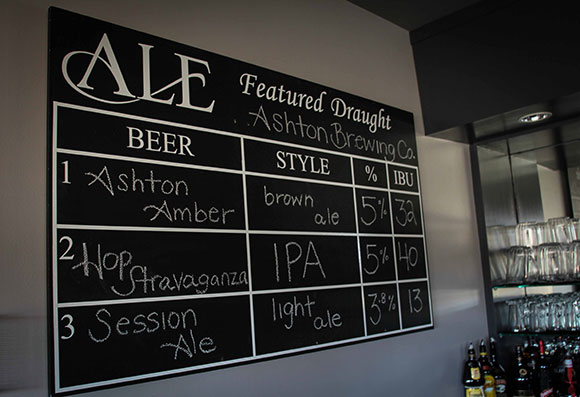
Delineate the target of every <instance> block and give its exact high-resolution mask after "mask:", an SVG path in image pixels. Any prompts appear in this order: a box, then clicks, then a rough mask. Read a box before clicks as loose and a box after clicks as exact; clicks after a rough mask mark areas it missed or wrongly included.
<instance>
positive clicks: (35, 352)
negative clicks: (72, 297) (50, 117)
mask: <svg viewBox="0 0 580 397" xmlns="http://www.w3.org/2000/svg"><path fill="white" fill-rule="evenodd" d="M49 5H55V6H59V7H62V8H67V9H70V10H72V11H76V12H80V13H83V14H86V15H90V16H93V17H97V18H100V19H104V20H107V21H110V22H113V23H117V24H120V25H123V26H126V27H130V28H134V29H137V30H140V31H145V32H147V33H151V34H154V35H158V36H161V37H164V38H168V39H172V40H176V41H179V42H182V43H185V44H189V45H191V46H195V47H199V48H203V49H206V50H209V51H213V52H216V53H219V54H222V55H226V56H230V57H233V58H237V59H240V60H244V61H247V62H251V63H255V64H257V65H259V66H263V67H266V68H270V69H274V70H276V71H279V72H283V73H287V74H290V75H293V76H296V77H300V78H304V79H307V80H310V81H314V82H317V83H320V84H323V85H327V86H330V87H333V88H337V89H340V90H344V91H347V92H349V93H352V94H356V95H360V96H363V97H366V98H369V99H373V100H376V101H379V102H382V103H385V104H388V105H391V106H395V107H398V108H401V109H404V110H407V111H410V112H413V113H414V115H415V123H416V129H417V134H418V135H419V136H418V146H419V148H418V149H419V156H420V157H419V161H420V166H421V172H420V176H421V182H422V192H423V196H422V197H423V205H424V208H423V210H424V217H425V224H426V232H427V248H428V256H429V262H430V263H429V266H430V274H431V289H432V291H431V292H432V302H433V309H434V321H435V328H434V329H433V330H430V331H425V332H420V333H416V334H410V335H405V336H399V337H394V338H390V339H382V340H378V341H373V342H368V343H363V344H357V345H352V346H348V347H341V348H337V349H332V350H326V351H322V352H315V353H310V354H305V355H299V356H294V357H290V358H282V359H276V360H271V361H266V362H261V363H256V364H249V365H244V366H239V367H234V368H229V369H222V370H217V371H211V372H206V373H201V374H194V375H188V376H183V377H177V378H171V379H167V380H162V381H155V382H148V383H143V384H139V385H133V386H126V387H122V388H118V389H110V390H106V391H100V392H94V393H90V394H89V395H91V396H105V395H106V396H139V397H142V396H172V397H173V396H191V395H196V396H206V395H211V396H228V395H233V394H235V395H238V396H272V395H278V396H296V395H300V396H327V395H334V396H427V395H429V396H459V395H461V394H462V386H461V381H460V379H461V370H462V365H463V359H464V355H465V346H466V342H467V341H469V340H476V339H478V338H481V337H483V336H484V335H486V334H487V327H486V321H485V310H484V299H483V286H482V284H483V282H482V274H481V269H480V258H479V248H478V247H479V246H478V242H477V232H476V223H475V210H474V203H473V196H472V186H471V172H470V168H469V167H470V165H469V154H468V148H467V147H466V146H464V145H460V144H455V143H450V142H446V141H441V140H436V139H433V138H425V137H423V123H422V119H421V117H422V116H421V108H420V101H419V94H418V89H417V81H416V77H415V69H414V63H413V56H412V50H411V46H410V43H409V36H408V32H406V31H404V30H403V29H401V28H399V27H397V26H395V25H393V24H391V23H389V22H387V21H385V20H383V19H380V18H378V17H376V16H374V15H372V14H369V13H368V12H366V11H364V10H362V9H360V8H358V7H356V6H354V5H352V4H351V3H348V2H346V1H344V0H316V1H312V0H293V1H286V2H282V1H274V0H244V1H235V0H232V1H226V0H191V1H186V0H183V1H179V0H124V1H118V0H99V1H96V0H93V1H89V0H75V1H73V0H54V1H50V2H48V1H46V0H45V1H42V0H28V1H25V0H0V51H1V52H0V54H1V55H0V71H1V73H0V87H1V88H2V93H1V95H0V123H1V124H0V137H1V138H0V139H1V140H0V183H1V186H2V188H1V189H0V202H1V205H0V209H1V218H0V221H1V225H2V227H1V228H0V233H1V239H0V391H1V390H2V388H8V387H14V388H15V389H14V390H13V391H8V392H7V393H6V395H9V396H44V395H46V393H47V386H46V384H47V381H46V378H47V358H46V357H47V354H46V336H45V335H46V306H47V305H46V283H47V281H46V270H45V269H46V266H47V264H46V189H47V187H46V136H47V132H46V56H47V46H46V43H47V35H46V32H47V7H48V6H49ZM79 365H82V363H79Z"/></svg>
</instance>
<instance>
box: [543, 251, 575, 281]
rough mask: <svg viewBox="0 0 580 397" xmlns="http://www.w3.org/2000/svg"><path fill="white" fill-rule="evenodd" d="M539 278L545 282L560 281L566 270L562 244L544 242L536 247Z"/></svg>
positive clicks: (563, 277) (564, 276)
mask: <svg viewBox="0 0 580 397" xmlns="http://www.w3.org/2000/svg"><path fill="white" fill-rule="evenodd" d="M537 260H538V268H539V279H540V280H541V281H546V282H556V281H562V280H564V279H565V278H566V272H567V270H568V266H567V258H566V257H565V251H564V248H563V246H562V244H559V243H546V244H542V245H540V246H539V247H538V248H537Z"/></svg>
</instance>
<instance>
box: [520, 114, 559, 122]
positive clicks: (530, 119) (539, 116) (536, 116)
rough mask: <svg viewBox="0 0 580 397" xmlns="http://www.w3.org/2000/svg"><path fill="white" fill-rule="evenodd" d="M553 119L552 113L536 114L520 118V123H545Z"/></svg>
mask: <svg viewBox="0 0 580 397" xmlns="http://www.w3.org/2000/svg"><path fill="white" fill-rule="evenodd" d="M550 117H552V112H536V113H530V114H526V115H525V116H522V117H520V119H519V121H520V123H537V122H538V121H544V120H547V119H549V118H550Z"/></svg>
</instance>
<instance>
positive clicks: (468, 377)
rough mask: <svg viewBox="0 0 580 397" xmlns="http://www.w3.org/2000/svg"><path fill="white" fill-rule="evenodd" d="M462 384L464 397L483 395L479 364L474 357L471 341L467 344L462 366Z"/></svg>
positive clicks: (479, 396)
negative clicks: (465, 356)
mask: <svg viewBox="0 0 580 397" xmlns="http://www.w3.org/2000/svg"><path fill="white" fill-rule="evenodd" d="M463 386H464V387H465V397H483V377H482V376H481V366H480V365H479V361H477V360H476V359H475V349H474V348H473V343H470V344H469V348H468V350H467V361H466V362H465V366H464V367H463Z"/></svg>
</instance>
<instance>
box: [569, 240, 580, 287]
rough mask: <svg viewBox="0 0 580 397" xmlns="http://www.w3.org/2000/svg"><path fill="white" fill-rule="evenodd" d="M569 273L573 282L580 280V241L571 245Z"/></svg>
mask: <svg viewBox="0 0 580 397" xmlns="http://www.w3.org/2000/svg"><path fill="white" fill-rule="evenodd" d="M568 260H569V263H568V266H569V272H570V279H571V280H580V241H578V240H575V241H572V243H570V255H569V258H568Z"/></svg>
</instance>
